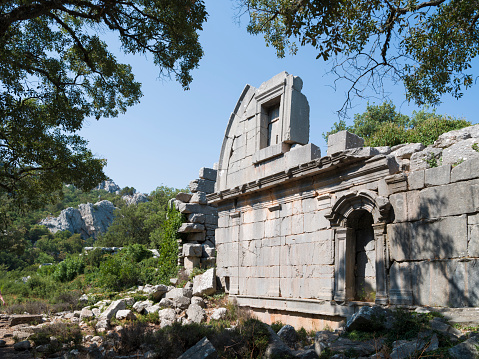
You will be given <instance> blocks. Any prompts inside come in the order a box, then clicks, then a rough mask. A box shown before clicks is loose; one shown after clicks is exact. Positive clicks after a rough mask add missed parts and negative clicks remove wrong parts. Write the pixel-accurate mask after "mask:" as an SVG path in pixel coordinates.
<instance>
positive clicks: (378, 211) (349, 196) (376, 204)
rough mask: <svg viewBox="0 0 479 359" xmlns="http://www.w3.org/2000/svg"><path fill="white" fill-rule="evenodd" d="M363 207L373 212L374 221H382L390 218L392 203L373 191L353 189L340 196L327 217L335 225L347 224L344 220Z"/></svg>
mask: <svg viewBox="0 0 479 359" xmlns="http://www.w3.org/2000/svg"><path fill="white" fill-rule="evenodd" d="M361 209H362V210H366V211H368V212H369V213H371V214H372V216H373V219H374V223H382V222H385V221H387V219H388V218H389V211H390V209H391V203H390V202H389V200H388V199H387V198H385V197H382V196H378V195H377V194H376V193H375V192H373V191H369V190H362V191H359V192H356V191H352V192H348V193H346V194H344V195H342V196H341V197H339V198H338V200H337V201H336V202H335V203H334V205H333V207H332V208H331V211H330V212H329V213H328V214H326V215H325V217H326V219H328V220H329V221H330V222H331V226H333V227H337V226H345V223H344V221H345V220H346V219H347V218H348V216H349V215H350V214H351V213H352V212H353V211H355V210H361Z"/></svg>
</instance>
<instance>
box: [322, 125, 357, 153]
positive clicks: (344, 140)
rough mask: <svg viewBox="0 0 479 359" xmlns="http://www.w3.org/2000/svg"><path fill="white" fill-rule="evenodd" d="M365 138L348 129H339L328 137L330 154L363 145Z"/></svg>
mask: <svg viewBox="0 0 479 359" xmlns="http://www.w3.org/2000/svg"><path fill="white" fill-rule="evenodd" d="M363 146H364V139H363V138H361V137H359V136H357V135H355V134H353V133H351V132H348V131H339V132H337V133H334V134H332V135H329V137H328V152H327V153H328V156H331V155H332V154H334V153H337V152H341V151H345V150H347V149H350V148H356V147H363Z"/></svg>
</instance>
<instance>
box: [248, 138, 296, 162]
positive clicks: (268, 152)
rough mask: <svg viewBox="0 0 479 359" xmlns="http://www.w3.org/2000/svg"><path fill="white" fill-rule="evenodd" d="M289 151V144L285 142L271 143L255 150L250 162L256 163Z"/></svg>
mask: <svg viewBox="0 0 479 359" xmlns="http://www.w3.org/2000/svg"><path fill="white" fill-rule="evenodd" d="M287 151H289V145H288V144H286V143H278V144H277V145H271V146H268V147H265V148H262V149H261V150H259V151H256V152H255V153H254V154H253V158H252V162H253V163H254V164H258V163H261V162H265V161H267V160H270V159H273V158H275V157H278V156H281V155H283V153H285V152H287Z"/></svg>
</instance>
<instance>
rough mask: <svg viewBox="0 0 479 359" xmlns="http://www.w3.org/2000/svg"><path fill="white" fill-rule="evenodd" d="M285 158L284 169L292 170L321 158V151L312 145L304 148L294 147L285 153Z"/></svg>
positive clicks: (309, 144)
mask: <svg viewBox="0 0 479 359" xmlns="http://www.w3.org/2000/svg"><path fill="white" fill-rule="evenodd" d="M285 158H286V168H292V167H296V166H299V165H300V164H302V163H307V162H311V161H312V160H315V159H317V158H321V149H320V148H319V147H317V146H316V145H314V144H312V143H308V144H307V145H304V146H300V145H295V146H293V147H292V148H291V150H290V151H289V152H286V154H285Z"/></svg>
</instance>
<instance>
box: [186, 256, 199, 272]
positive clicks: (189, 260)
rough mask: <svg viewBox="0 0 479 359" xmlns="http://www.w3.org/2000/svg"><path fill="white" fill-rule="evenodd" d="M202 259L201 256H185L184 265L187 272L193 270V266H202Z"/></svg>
mask: <svg viewBox="0 0 479 359" xmlns="http://www.w3.org/2000/svg"><path fill="white" fill-rule="evenodd" d="M200 263H201V260H200V257H185V258H184V267H185V269H186V271H187V272H191V270H192V269H193V268H197V267H199V266H200Z"/></svg>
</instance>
